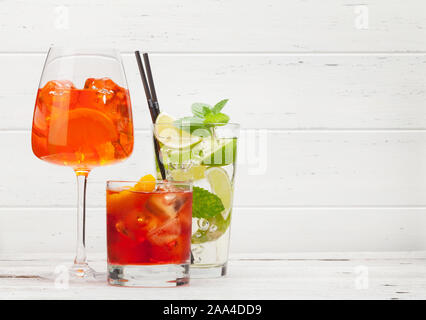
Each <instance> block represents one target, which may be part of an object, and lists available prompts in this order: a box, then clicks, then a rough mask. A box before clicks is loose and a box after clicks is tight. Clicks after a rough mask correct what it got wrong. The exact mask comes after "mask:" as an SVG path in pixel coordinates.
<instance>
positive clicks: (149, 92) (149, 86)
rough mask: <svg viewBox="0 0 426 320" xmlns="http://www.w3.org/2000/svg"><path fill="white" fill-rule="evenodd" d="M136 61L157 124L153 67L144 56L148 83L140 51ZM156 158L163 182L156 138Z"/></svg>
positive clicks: (164, 176)
mask: <svg viewBox="0 0 426 320" xmlns="http://www.w3.org/2000/svg"><path fill="white" fill-rule="evenodd" d="M135 55H136V61H137V62H138V67H139V73H140V74H141V78H142V83H143V87H144V89H145V95H146V100H147V101H148V107H149V112H150V113H151V119H152V123H154V124H155V120H157V117H158V115H159V114H160V105H159V104H158V99H157V93H156V92H155V86H154V79H153V78H152V71H151V65H150V63H149V57H148V53H144V54H143V59H144V62H145V68H146V73H147V75H148V81H149V84H148V82H147V81H146V76H145V71H144V68H143V65H142V60H141V55H140V53H139V51H135ZM154 147H155V156H156V158H157V163H158V167H159V168H160V172H161V176H162V177H163V180H164V179H165V178H166V171H165V170H164V166H163V163H162V162H161V161H160V145H159V144H158V141H157V139H156V138H155V136H154ZM192 263H194V255H193V254H192V251H191V264H192Z"/></svg>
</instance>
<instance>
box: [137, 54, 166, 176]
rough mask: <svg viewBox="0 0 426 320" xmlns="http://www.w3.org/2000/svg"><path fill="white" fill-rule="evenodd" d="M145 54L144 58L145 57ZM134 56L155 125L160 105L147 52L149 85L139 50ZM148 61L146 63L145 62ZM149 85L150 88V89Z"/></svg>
mask: <svg viewBox="0 0 426 320" xmlns="http://www.w3.org/2000/svg"><path fill="white" fill-rule="evenodd" d="M145 55H146V59H145ZM135 56H136V61H137V63H138V68H139V73H140V75H141V79H142V84H143V87H144V90H145V96H146V100H147V102H148V108H149V112H150V114H151V119H152V123H153V124H154V125H155V120H157V117H158V114H159V113H160V106H159V105H158V101H157V94H156V92H155V87H154V80H153V78H152V73H151V67H150V66H149V60H148V54H147V53H145V54H144V59H145V65H146V68H147V69H146V70H147V74H148V79H149V81H150V83H152V85H151V86H149V85H148V82H147V80H146V75H145V71H144V67H143V64H142V59H141V55H140V53H139V51H135ZM146 61H148V64H147V62H146ZM150 87H151V89H150ZM153 97H155V102H154V101H153ZM153 138H154V150H155V158H156V159H157V164H158V168H159V169H160V173H161V177H162V178H163V180H165V179H166V170H165V169H164V165H163V162H162V159H161V157H160V145H159V143H158V141H157V139H156V138H155V135H154V136H153Z"/></svg>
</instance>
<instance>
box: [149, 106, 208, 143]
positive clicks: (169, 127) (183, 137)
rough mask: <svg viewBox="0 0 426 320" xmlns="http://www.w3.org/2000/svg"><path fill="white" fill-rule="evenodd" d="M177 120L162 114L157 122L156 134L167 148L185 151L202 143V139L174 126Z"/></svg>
mask: <svg viewBox="0 0 426 320" xmlns="http://www.w3.org/2000/svg"><path fill="white" fill-rule="evenodd" d="M174 121H175V119H174V118H173V117H172V116H171V115H169V114H167V113H165V112H161V113H160V114H159V115H158V117H157V120H156V121H155V130H154V134H155V136H156V137H157V139H158V140H159V141H160V142H161V143H162V144H164V145H165V146H166V147H168V148H171V149H185V148H188V147H190V146H193V145H195V144H197V143H198V142H200V141H201V138H200V137H197V136H194V135H192V134H190V133H188V132H186V131H183V130H180V129H178V128H176V127H175V126H174V125H173V122H174Z"/></svg>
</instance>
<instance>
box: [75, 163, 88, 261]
mask: <svg viewBox="0 0 426 320" xmlns="http://www.w3.org/2000/svg"><path fill="white" fill-rule="evenodd" d="M76 174H77V194H78V195H77V253H76V257H75V260H74V264H79V265H84V264H87V258H86V186H87V176H88V175H89V172H88V171H76Z"/></svg>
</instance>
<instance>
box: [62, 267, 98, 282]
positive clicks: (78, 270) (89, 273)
mask: <svg viewBox="0 0 426 320" xmlns="http://www.w3.org/2000/svg"><path fill="white" fill-rule="evenodd" d="M69 275H70V279H72V280H78V279H82V280H95V279H96V278H97V273H96V271H95V270H93V269H92V268H91V267H89V265H88V264H87V263H76V264H74V265H73V266H72V267H71V268H70V269H69Z"/></svg>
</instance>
